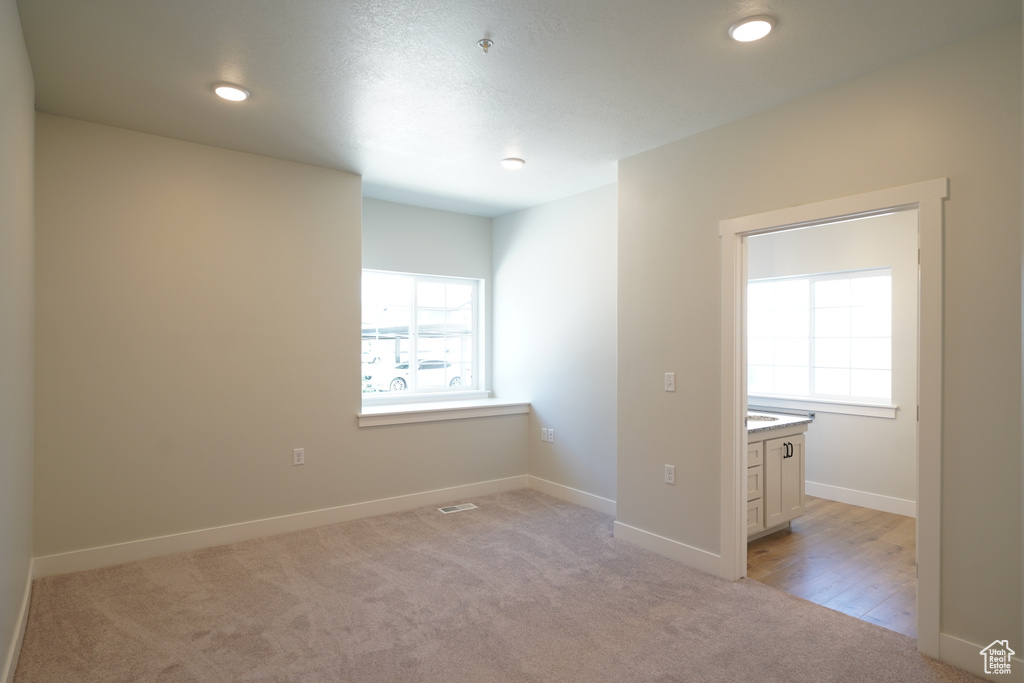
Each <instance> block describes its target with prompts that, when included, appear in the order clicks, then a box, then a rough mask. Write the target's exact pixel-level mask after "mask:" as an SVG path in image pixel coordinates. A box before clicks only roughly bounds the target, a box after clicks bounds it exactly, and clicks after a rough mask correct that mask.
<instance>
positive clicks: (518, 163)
mask: <svg viewBox="0 0 1024 683" xmlns="http://www.w3.org/2000/svg"><path fill="white" fill-rule="evenodd" d="M525 164H526V162H525V161H523V160H522V159H516V158H515V157H509V158H508V159H502V160H501V165H502V166H504V167H505V168H512V169H516V168H522V167H523V166H524V165H525Z"/></svg>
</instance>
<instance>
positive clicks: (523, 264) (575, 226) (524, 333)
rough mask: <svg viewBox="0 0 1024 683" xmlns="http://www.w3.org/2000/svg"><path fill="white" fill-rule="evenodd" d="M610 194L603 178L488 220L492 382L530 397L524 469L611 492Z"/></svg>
mask: <svg viewBox="0 0 1024 683" xmlns="http://www.w3.org/2000/svg"><path fill="white" fill-rule="evenodd" d="M616 201H617V200H616V188H615V186H614V185H608V186H605V187H602V188H598V189H596V190H591V191H590V192H584V193H582V194H579V195H575V196H573V197H570V198H568V199H563V200H561V201H557V202H552V203H550V204H545V205H543V206H539V207H535V208H532V209H527V210H526V211H520V212H517V213H513V214H509V215H506V216H502V217H500V218H497V219H495V221H494V269H495V286H494V291H495V294H494V298H495V349H494V355H495V359H496V361H497V364H496V370H497V374H496V376H495V384H494V387H495V390H496V391H497V392H498V394H499V395H501V396H504V397H512V398H526V399H529V400H530V402H531V406H532V409H531V416H530V429H529V448H530V474H531V475H533V476H536V477H540V478H542V479H545V480H547V481H551V482H554V483H556V484H561V485H562V486H568V487H570V488H574V489H578V490H581V491H584V492H586V493H590V494H593V495H597V496H600V497H602V498H607V499H611V500H614V499H615V410H616V403H615V386H616V374H617V373H616V354H615V349H616V330H615V321H616V291H615V286H616V284H615V283H616V264H615V253H616V227H615V226H616ZM541 427H546V428H552V429H554V430H555V441H554V443H544V442H541V440H540V430H541Z"/></svg>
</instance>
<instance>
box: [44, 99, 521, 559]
mask: <svg viewBox="0 0 1024 683" xmlns="http://www.w3.org/2000/svg"><path fill="white" fill-rule="evenodd" d="M36 164H37V187H36V197H37V203H36V211H37V215H36V231H37V232H36V234H37V272H36V301H37V306H36V326H37V337H36V340H37V344H36V355H37V376H36V393H37V404H36V411H37V413H36V415H37V431H36V489H35V490H36V500H35V543H36V546H35V554H36V556H37V557H39V556H45V555H50V554H55V553H60V552H66V551H71V550H77V549H84V548H94V547H98V546H103V545H107V544H112V543H119V542H123V541H131V540H138V539H145V538H151V537H156V536H161V535H166V534H173V533H176V532H185V531H192V530H197V529H204V528H209V527H215V526H220V525H225V524H232V523H236V522H244V521H252V520H259V519H266V518H271V517H276V516H279V515H286V514H290V513H296V512H303V511H310V510H318V509H323V508H330V507H335V506H340V505H347V504H351V503H358V502H365V501H371V500H379V499H383V498H391V497H395V496H401V495H405V494H411V493H418V492H423V491H430V490H435V489H442V488H448V487H453V486H459V485H464V484H472V483H478V482H482V481H489V480H493V479H501V478H505V477H511V476H518V475H524V474H526V467H527V462H526V441H525V439H526V416H525V415H514V416H506V417H492V418H482V419H474V420H453V421H449V422H443V423H425V424H415V425H398V426H391V427H374V428H362V429H360V428H358V427H357V426H356V420H355V416H356V414H357V413H358V412H359V410H360V405H361V392H360V387H359V381H358V377H359V375H358V373H359V364H358V362H357V360H356V359H358V357H359V347H360V339H359V320H360V300H359V287H360V272H361V266H362V264H361V260H362V256H361V252H362V245H361V229H360V228H361V226H360V223H361V204H362V201H361V197H360V180H359V178H358V177H357V176H354V175H351V174H347V173H343V172H339V171H333V170H328V169H323V168H315V167H312V166H304V165H301V164H294V163H289V162H284V161H279V160H275V159H269V158H266V157H260V156H254V155H249V154H241V153H238V152H231V151H227V150H223V149H218V148H213V147H206V146H203V145H196V144H190V143H185V142H180V141H176V140H170V139H167V138H161V137H156V136H150V135H144V134H140V133H134V132H130V131H125V130H121V129H117V128H110V127H106V126H99V125H95V124H89V123H84V122H81V121H75V120H72V119H66V118H61V117H55V116H48V115H38V118H37V156H36ZM296 447H303V448H305V449H306V464H305V465H304V466H302V467H293V466H292V464H291V457H292V449H293V448H296Z"/></svg>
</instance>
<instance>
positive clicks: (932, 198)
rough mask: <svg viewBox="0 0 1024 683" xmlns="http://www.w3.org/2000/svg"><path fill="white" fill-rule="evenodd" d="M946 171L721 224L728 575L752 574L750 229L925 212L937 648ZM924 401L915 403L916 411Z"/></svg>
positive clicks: (921, 600) (928, 647)
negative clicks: (749, 536) (748, 565)
mask: <svg viewBox="0 0 1024 683" xmlns="http://www.w3.org/2000/svg"><path fill="white" fill-rule="evenodd" d="M946 196H948V180H946V179H937V180H933V181H927V182H923V183H916V184H913V185H907V186H902V187H897V188H891V189H888V190H881V191H877V192H871V193H867V194H862V195H856V196H851V197H845V198H841V199H836V200H830V201H826V202H821V203H817V204H812V205H805V206H799V207H792V208H788V209H782V210H779V211H773V212H768V213H763V214H757V215H752V216H746V217H743V218H736V219H729V220H724V221H722V222H721V223H720V224H719V232H720V235H721V238H722V293H723V297H722V342H723V344H722V349H723V351H722V357H721V373H722V383H723V384H722V386H723V392H722V405H721V414H722V496H721V500H722V509H721V520H722V524H721V533H722V538H721V550H722V555H721V558H722V572H721V573H722V575H723V576H725V577H727V578H732V579H737V578H741V577H743V576H745V575H746V523H745V522H746V519H745V517H746V515H745V514H744V513H745V511H746V506H745V499H746V477H745V476H741V474H742V473H744V472H745V470H746V430H745V426H744V424H743V422H744V421H743V419H742V416H744V415H746V411H747V376H746V374H747V373H746V355H745V351H746V349H745V346H746V345H745V321H744V319H743V312H744V310H745V308H744V306H745V301H744V297H745V290H746V274H747V265H748V263H747V246H748V245H747V238H750V237H753V236H755V235H761V234H768V233H775V232H782V231H787V230H793V229H795V228H808V227H813V226H820V225H824V224H829V223H836V222H839V221H843V220H852V219H859V218H867V217H870V216H877V215H880V214H887V213H892V212H894V211H901V210H909V209H915V208H916V209H917V210H918V211H919V231H918V248H919V262H920V266H919V283H920V284H919V292H920V300H919V311H920V315H919V318H918V321H917V322H918V340H919V344H918V346H919V350H918V359H919V361H918V366H919V371H918V387H917V397H918V404H917V406H913V407H910V408H908V409H907V410H908V412H911V413H916V415H915V417H917V420H916V424H917V435H918V438H917V453H916V471H917V472H916V473H917V482H918V494H917V503H918V505H917V508H918V524H917V561H918V584H917V608H918V609H917V632H918V649H919V650H920V651H921V652H923V653H925V654H929V655H931V656H937V655H938V642H939V638H938V636H939V522H940V516H939V491H940V468H939V464H940V453H941V388H942V368H941V347H942V336H941V331H942V328H941V311H942V286H941V285H942V200H943V199H944V198H945V197H946ZM914 408H916V410H914Z"/></svg>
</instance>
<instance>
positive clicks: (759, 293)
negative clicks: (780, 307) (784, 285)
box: [747, 282, 775, 311]
mask: <svg viewBox="0 0 1024 683" xmlns="http://www.w3.org/2000/svg"><path fill="white" fill-rule="evenodd" d="M773 284H774V283H772V282H751V283H750V284H749V285H748V286H747V310H748V311H767V310H772V309H773V308H775V297H774V296H773V295H772V292H773V291H774V287H773Z"/></svg>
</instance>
